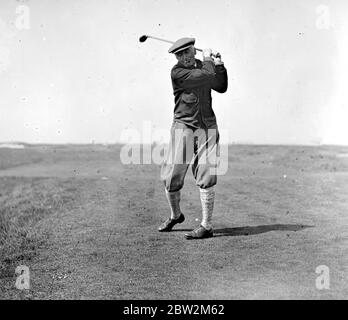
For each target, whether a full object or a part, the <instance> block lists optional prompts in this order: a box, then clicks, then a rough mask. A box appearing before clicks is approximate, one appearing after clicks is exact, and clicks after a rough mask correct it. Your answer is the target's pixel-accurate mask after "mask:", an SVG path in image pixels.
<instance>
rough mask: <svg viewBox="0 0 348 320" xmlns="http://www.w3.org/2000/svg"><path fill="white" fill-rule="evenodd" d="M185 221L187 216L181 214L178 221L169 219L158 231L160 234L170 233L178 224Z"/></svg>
mask: <svg viewBox="0 0 348 320" xmlns="http://www.w3.org/2000/svg"><path fill="white" fill-rule="evenodd" d="M184 221H185V216H184V215H183V214H181V215H180V217H179V218H178V219H171V218H169V219H168V220H166V221H165V222H163V223H162V224H161V225H160V226H159V228H158V231H159V232H169V231H172V229H173V227H174V226H175V225H176V224H177V223H183V222H184Z"/></svg>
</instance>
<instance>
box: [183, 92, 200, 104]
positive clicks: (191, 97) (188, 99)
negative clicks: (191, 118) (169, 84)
mask: <svg viewBox="0 0 348 320" xmlns="http://www.w3.org/2000/svg"><path fill="white" fill-rule="evenodd" d="M181 100H182V101H183V102H184V103H186V104H193V103H197V101H198V98H197V96H196V95H195V94H194V93H193V92H191V93H185V92H184V93H183V94H182V95H181Z"/></svg>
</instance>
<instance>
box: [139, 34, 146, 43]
mask: <svg viewBox="0 0 348 320" xmlns="http://www.w3.org/2000/svg"><path fill="white" fill-rule="evenodd" d="M146 40H147V35H143V36H141V37H140V38H139V41H140V42H145V41H146Z"/></svg>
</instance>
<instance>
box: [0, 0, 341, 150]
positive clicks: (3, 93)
mask: <svg viewBox="0 0 348 320" xmlns="http://www.w3.org/2000/svg"><path fill="white" fill-rule="evenodd" d="M143 34H149V35H153V36H157V37H161V38H166V39H169V40H172V41H175V40H177V39H179V38H181V37H194V38H196V46H197V47H199V48H212V49H213V50H216V51H218V52H220V53H221V55H222V60H223V61H224V63H225V66H226V68H227V70H228V75H229V88H228V91H227V92H226V93H224V94H219V93H213V108H214V111H215V114H216V116H217V121H218V125H219V128H220V130H221V132H223V135H221V140H222V141H223V142H229V143H252V144H305V145H307V144H309V145H312V144H313V145H318V144H348V126H347V124H346V119H347V118H348V108H347V101H348V99H347V98H348V93H347V90H346V89H345V87H346V84H347V83H348V74H347V70H348V68H347V67H348V66H347V64H348V63H347V59H346V57H347V56H348V2H346V1H344V0H331V1H318V0H292V1H288V0H216V1H198V0H158V1H156V0H128V1H126V0H117V1H112V0H110V1H107V0H104V1H100V0H99V1H97V0H83V1H82V0H74V1H71V0H70V1H69V0H60V1H59V0H45V1H40V0H17V1H14V0H0V142H9V141H22V142H29V143H92V142H94V143H115V142H120V141H121V142H122V141H123V142H124V140H127V139H128V138H127V135H128V133H129V132H132V133H133V136H134V137H133V142H137V140H139V141H144V142H151V141H148V140H152V139H155V137H157V138H158V137H160V136H161V134H162V135H163V136H164V137H162V138H163V139H167V136H166V135H168V134H169V128H170V125H171V122H172V119H173V109H174V96H173V92H172V85H171V79H170V69H171V68H172V66H173V65H174V64H175V63H176V60H175V57H174V56H173V55H171V54H169V53H168V52H167V51H168V48H169V47H170V44H168V43H163V42H158V41H155V40H151V39H148V40H147V41H146V42H144V43H140V42H139V37H140V36H141V35H143ZM197 58H198V59H201V54H199V53H198V54H197ZM149 128H150V131H151V132H152V135H151V136H149V135H146V134H145V133H144V132H145V131H148V130H149ZM125 137H126V138H125ZM162 138H161V139H162ZM158 139H160V138H158Z"/></svg>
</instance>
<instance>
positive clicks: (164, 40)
mask: <svg viewBox="0 0 348 320" xmlns="http://www.w3.org/2000/svg"><path fill="white" fill-rule="evenodd" d="M147 37H148V38H151V39H155V40H159V41H163V42H168V43H171V44H173V43H174V41H170V40H166V39H161V38H157V37H153V36H148V35H147ZM195 48H196V47H195ZM196 50H197V51H200V52H202V51H203V50H202V49H199V48H196Z"/></svg>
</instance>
